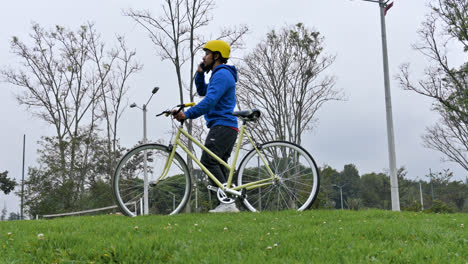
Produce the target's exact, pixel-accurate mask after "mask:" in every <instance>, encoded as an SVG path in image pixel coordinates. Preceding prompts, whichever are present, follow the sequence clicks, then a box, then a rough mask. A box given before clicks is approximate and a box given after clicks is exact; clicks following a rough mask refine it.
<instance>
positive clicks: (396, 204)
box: [362, 0, 400, 211]
mask: <svg viewBox="0 0 468 264" xmlns="http://www.w3.org/2000/svg"><path fill="white" fill-rule="evenodd" d="M362 1H366V2H372V3H377V4H379V7H380V24H381V31H382V54H383V69H384V84H385V106H386V113H387V141H388V154H389V155H388V156H389V165H390V189H391V199H392V210H393V211H400V197H399V194H398V177H397V170H396V157H395V156H396V155H395V139H394V138H395V136H394V132H393V116H392V98H391V94H390V77H389V73H388V54H387V33H386V29H385V14H386V12H387V11H388V9H390V8H391V7H392V6H393V2H392V3H390V4H388V2H389V1H384V0H362Z"/></svg>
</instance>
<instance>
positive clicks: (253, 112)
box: [232, 109, 261, 121]
mask: <svg viewBox="0 0 468 264" xmlns="http://www.w3.org/2000/svg"><path fill="white" fill-rule="evenodd" d="M232 115H233V116H237V117H239V118H240V119H241V120H243V121H257V119H258V118H259V117H260V115H261V112H260V110H258V109H250V110H245V111H235V112H233V113H232Z"/></svg>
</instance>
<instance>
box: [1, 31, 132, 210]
mask: <svg viewBox="0 0 468 264" xmlns="http://www.w3.org/2000/svg"><path fill="white" fill-rule="evenodd" d="M30 38H31V40H32V43H31V44H29V45H28V44H26V43H27V42H24V41H20V40H19V39H18V38H17V37H13V40H12V42H11V49H12V52H13V53H14V54H15V55H17V57H18V58H19V59H20V60H21V62H22V66H21V67H18V68H16V69H14V68H10V69H5V70H2V71H1V75H2V76H3V78H4V80H5V81H6V82H9V83H11V84H14V85H16V86H18V87H20V88H23V89H22V91H23V92H22V93H18V96H17V99H18V101H19V103H20V104H22V105H24V106H26V107H27V108H28V109H30V110H31V111H32V113H33V114H35V115H36V116H38V117H39V118H40V119H42V120H43V121H45V122H47V123H49V124H50V125H52V126H53V127H54V128H55V137H54V138H55V139H57V141H58V142H57V149H58V152H59V157H60V158H59V162H58V164H57V165H55V166H56V167H57V168H49V169H51V170H53V171H54V173H52V174H53V175H55V176H52V175H51V177H58V178H59V179H58V181H57V183H58V184H59V185H62V186H68V187H69V188H70V189H69V191H70V192H69V194H68V195H67V197H66V199H68V200H67V205H66V207H69V208H71V207H73V206H74V205H75V204H76V201H78V200H79V199H80V196H81V195H83V191H84V189H85V184H86V177H87V176H89V175H88V173H87V169H86V168H87V166H86V164H87V163H88V160H89V158H90V155H91V154H90V152H91V149H90V148H91V147H92V145H91V144H92V140H91V138H92V137H93V135H94V134H95V133H96V132H98V131H99V129H100V128H99V126H100V122H101V121H102V120H103V119H104V120H106V122H107V126H106V128H107V130H109V129H110V128H111V126H110V124H109V123H110V122H109V118H111V116H115V118H114V122H113V123H112V124H113V126H112V129H113V131H114V135H113V137H110V136H109V137H108V139H109V142H110V141H111V140H112V138H113V140H114V142H115V138H116V135H115V131H116V128H117V119H118V115H119V109H120V108H119V107H120V103H121V99H122V95H123V93H124V92H125V89H124V87H125V83H126V80H127V78H128V76H129V75H130V74H132V73H134V72H135V71H136V70H137V69H138V68H139V67H138V65H137V64H134V63H133V55H134V52H129V51H128V49H127V48H126V47H125V45H124V42H123V39H122V38H119V46H118V47H117V48H116V49H115V50H113V51H110V52H107V51H105V45H104V43H103V42H102V41H101V40H100V35H99V34H98V33H97V32H96V30H95V29H94V25H93V24H92V23H87V24H86V25H83V26H81V27H80V28H79V29H78V30H76V31H72V30H69V29H66V28H64V27H61V26H56V27H55V28H54V29H51V30H46V29H44V28H42V27H40V26H39V24H33V26H32V33H31V34H30ZM114 93H118V94H119V95H118V96H117V97H116V96H115V94H114ZM109 98H110V99H109ZM109 102H111V103H110V105H112V109H113V111H112V112H111V111H108V110H106V109H107V106H108V105H109ZM102 109H104V110H102ZM108 135H109V134H108ZM84 139H86V140H84ZM83 153H84V154H83ZM108 154H109V156H110V157H113V153H112V152H111V151H110V152H109V153H108ZM108 172H109V173H110V170H109V171H108ZM57 174H59V175H57ZM108 178H109V177H108Z"/></svg>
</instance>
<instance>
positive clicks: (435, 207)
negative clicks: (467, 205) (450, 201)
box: [426, 200, 455, 213]
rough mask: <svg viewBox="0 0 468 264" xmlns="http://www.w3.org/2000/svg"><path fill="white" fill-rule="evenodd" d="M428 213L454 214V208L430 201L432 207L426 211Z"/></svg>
mask: <svg viewBox="0 0 468 264" xmlns="http://www.w3.org/2000/svg"><path fill="white" fill-rule="evenodd" d="M426 212H428V213H454V212H455V208H453V207H451V206H448V205H446V204H445V203H444V202H442V201H439V200H434V201H432V206H431V207H430V208H429V209H427V210H426Z"/></svg>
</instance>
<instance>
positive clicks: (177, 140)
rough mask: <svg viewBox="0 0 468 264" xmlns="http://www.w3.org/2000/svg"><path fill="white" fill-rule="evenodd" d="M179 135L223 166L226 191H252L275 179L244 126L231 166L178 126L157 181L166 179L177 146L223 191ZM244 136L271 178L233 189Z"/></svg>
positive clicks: (269, 183) (221, 185)
mask: <svg viewBox="0 0 468 264" xmlns="http://www.w3.org/2000/svg"><path fill="white" fill-rule="evenodd" d="M181 134H183V135H184V136H186V137H187V138H188V139H189V140H190V141H192V142H193V143H195V144H196V145H197V146H199V147H200V148H201V149H202V150H204V151H206V152H207V153H208V154H209V155H210V156H212V157H213V158H215V159H216V160H217V161H218V162H219V163H220V164H222V165H223V166H225V167H226V168H227V169H228V170H229V176H228V182H227V186H226V188H227V189H228V190H232V191H239V190H241V189H243V188H246V189H247V190H250V189H254V188H258V187H261V186H266V185H271V184H272V182H271V180H273V179H274V178H275V174H274V173H273V172H272V171H271V169H270V166H269V165H268V163H267V162H266V160H265V158H264V157H263V155H262V153H261V152H260V151H259V149H258V148H257V146H256V144H255V143H254V142H253V140H252V139H251V137H250V136H249V134H248V133H247V131H246V130H245V125H242V126H241V128H240V133H239V138H238V142H237V146H236V149H235V152H234V158H233V161H232V165H229V164H227V163H226V162H225V161H224V160H222V159H221V158H219V157H218V156H217V155H216V154H214V153H213V152H212V151H210V150H209V149H208V148H206V147H205V146H204V145H203V144H202V143H200V142H199V141H198V140H197V139H195V138H194V137H192V136H191V135H189V134H188V133H187V132H186V131H185V130H184V129H183V127H182V126H180V127H179V128H178V130H177V133H176V137H175V140H174V145H173V147H172V150H171V151H172V152H171V154H170V156H169V157H168V159H167V161H166V163H165V166H164V169H163V172H162V174H161V176H160V177H159V179H158V181H161V180H163V179H164V178H166V176H167V174H168V172H169V170H170V168H171V165H172V160H173V158H174V156H175V153H176V149H177V146H180V147H181V148H182V150H183V151H184V152H185V153H187V155H189V157H190V158H192V160H193V161H195V163H197V164H198V166H200V168H201V169H202V170H203V171H204V172H205V173H206V174H207V175H208V177H209V178H210V179H211V180H213V181H214V182H215V183H216V185H218V187H219V188H222V189H223V190H224V186H223V184H222V183H221V182H220V181H219V180H218V179H217V178H216V177H214V175H213V174H212V173H211V172H210V171H209V170H208V169H207V168H206V167H205V166H204V165H203V164H202V163H201V162H200V160H198V159H197V158H196V157H195V155H193V153H192V152H191V151H190V150H189V149H188V148H187V147H186V146H185V145H184V144H183V143H182V142H181V141H180V135H181ZM244 134H245V135H246V136H247V138H248V140H249V141H250V143H251V144H252V146H253V147H254V148H255V150H256V152H257V153H258V154H259V156H260V158H261V160H262V162H263V164H264V165H265V167H266V168H267V171H268V173H269V174H270V176H271V177H270V178H267V179H263V180H259V181H254V182H250V183H248V184H244V185H240V186H236V187H234V188H230V187H231V184H232V180H233V178H234V171H235V167H236V164H237V158H238V156H239V151H240V147H241V144H242V139H243V136H244ZM234 193H235V194H239V193H237V192H234Z"/></svg>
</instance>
